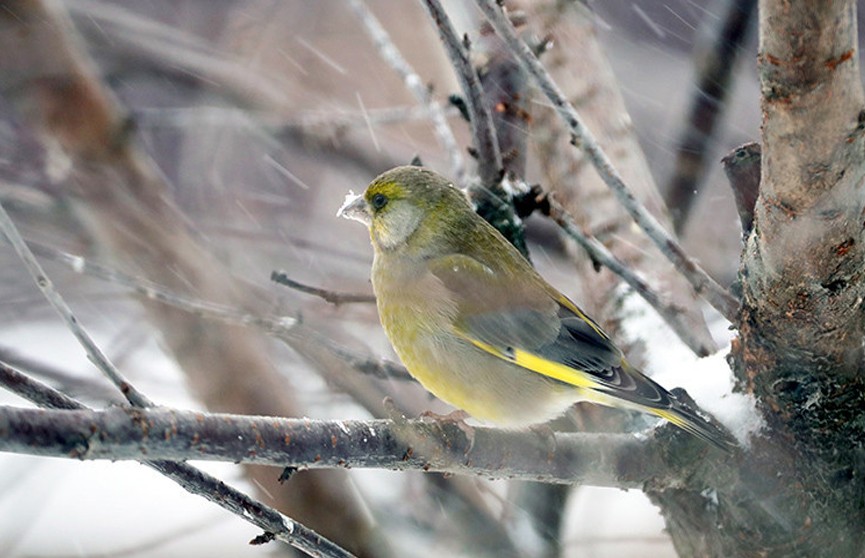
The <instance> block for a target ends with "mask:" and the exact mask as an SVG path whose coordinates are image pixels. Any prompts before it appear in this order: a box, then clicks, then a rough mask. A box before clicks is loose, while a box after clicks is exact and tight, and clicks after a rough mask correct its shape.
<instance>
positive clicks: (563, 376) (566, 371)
mask: <svg viewBox="0 0 865 558" xmlns="http://www.w3.org/2000/svg"><path fill="white" fill-rule="evenodd" d="M463 338H464V339H465V340H466V341H468V342H470V343H471V344H472V345H474V346H475V347H477V348H479V349H481V350H482V351H485V352H487V353H489V354H491V355H493V356H495V357H498V358H500V359H502V360H507V361H510V362H513V363H514V364H516V365H517V366H522V367H523V368H526V369H528V370H531V371H533V372H537V373H538V374H541V375H542V376H546V377H548V378H553V379H554V380H559V381H560V382H564V383H566V384H570V385H572V386H575V387H578V388H586V389H596V388H599V387H600V388H603V386H602V385H601V384H599V383H598V382H595V381H594V380H592V378H591V377H590V376H589V375H588V374H585V373H583V372H581V371H580V370H577V369H576V368H571V367H570V366H566V365H564V364H560V363H558V362H553V361H551V360H547V359H545V358H542V357H539V356H537V355H535V354H532V353H530V352H528V351H524V350H522V349H516V348H514V349H510V350H509V351H508V352H502V351H501V350H499V349H497V348H496V347H494V346H492V345H490V344H488V343H484V342H483V341H480V340H478V339H474V338H472V337H468V336H466V335H463Z"/></svg>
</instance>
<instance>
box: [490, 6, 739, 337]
mask: <svg viewBox="0 0 865 558" xmlns="http://www.w3.org/2000/svg"><path fill="white" fill-rule="evenodd" d="M475 1H476V3H477V5H478V6H479V7H480V8H481V10H482V11H483V12H484V15H485V16H486V17H487V19H488V20H489V22H490V24H491V25H492V27H493V28H494V29H495V30H496V33H498V34H499V36H501V37H502V39H503V40H504V41H505V44H507V46H508V48H509V49H510V50H511V52H513V53H514V55H515V56H516V57H517V59H518V60H519V61H520V63H521V64H522V65H523V67H524V68H525V69H526V71H527V72H528V73H529V74H530V75H531V76H532V77H533V78H534V80H535V81H536V82H537V84H538V86H539V87H540V88H541V90H542V91H543V92H544V94H545V95H546V96H547V98H548V99H549V100H550V101H551V102H552V104H553V106H554V108H555V109H556V111H557V112H558V113H559V115H560V116H561V117H562V119H563V120H564V121H565V123H566V124H567V125H568V127H569V128H570V130H571V133H572V134H573V139H572V143H573V144H574V145H575V146H577V147H580V148H581V149H582V150H583V151H584V152H585V154H586V156H587V157H588V158H589V160H591V162H592V164H593V165H594V166H595V168H596V169H597V171H598V174H599V175H600V176H601V178H602V179H603V180H604V182H605V183H606V184H607V186H609V187H610V189H611V190H612V191H613V193H614V194H615V195H616V197H617V199H618V200H619V203H621V204H622V207H624V208H625V210H626V211H627V212H628V213H629V214H630V215H631V217H632V218H633V219H634V221H635V222H636V223H637V224H638V225H639V226H640V228H642V229H643V230H644V231H645V232H646V234H647V235H648V236H649V238H650V239H651V240H652V242H654V243H655V245H656V246H657V247H658V248H659V249H660V250H661V252H662V253H663V254H664V255H665V256H666V257H667V258H668V259H669V260H670V261H671V262H672V263H673V265H675V266H676V269H678V270H679V272H680V273H681V274H682V275H683V276H684V277H685V278H686V279H687V280H688V281H689V282H690V283H691V286H692V287H693V288H694V290H695V291H696V292H697V294H699V295H700V296H702V297H703V298H705V299H706V301H707V302H709V304H711V305H712V306H713V307H714V308H715V309H716V310H717V311H718V312H720V313H721V315H722V316H724V317H725V318H726V319H727V320H729V321H731V322H733V321H735V319H736V315H737V313H738V309H739V303H738V301H737V300H736V299H735V298H734V297H733V296H732V295H731V294H730V293H729V292H728V291H727V290H726V289H724V288H723V287H721V286H720V285H719V284H718V283H717V282H716V281H715V280H714V279H712V278H711V277H710V276H709V274H708V273H706V272H705V271H704V270H703V269H702V268H701V267H700V266H699V265H697V263H696V262H695V261H694V260H692V259H691V258H690V257H688V255H687V254H686V253H685V251H684V250H683V249H682V247H681V246H680V245H679V243H678V242H676V240H675V239H674V238H672V237H671V236H670V235H669V234H668V233H667V232H666V231H665V230H664V229H663V227H661V225H660V223H658V221H657V220H656V219H655V217H654V216H652V214H651V213H649V211H648V210H646V208H645V207H644V206H643V205H642V204H641V203H640V202H639V200H637V198H636V197H635V196H634V194H633V193H632V192H631V191H630V189H629V188H628V186H627V185H626V184H625V183H624V181H623V180H622V177H621V176H620V175H619V173H618V171H616V169H615V168H614V167H613V164H612V163H611V162H610V160H609V158H608V157H607V155H606V153H604V152H603V150H601V147H600V146H599V145H598V142H597V140H596V139H595V137H594V135H592V132H591V131H590V130H589V129H588V128H586V127H585V125H583V123H582V120H581V119H580V115H579V114H578V113H577V111H576V109H574V107H573V105H571V104H570V103H569V102H568V100H567V99H566V98H565V95H564V94H563V93H562V91H561V90H560V89H559V87H558V85H556V83H555V82H554V81H553V79H552V77H551V76H550V75H549V73H547V71H546V70H545V69H544V67H543V65H542V64H541V63H540V61H539V60H538V58H537V56H535V54H534V53H533V52H532V50H531V49H530V48H529V46H528V45H526V44H525V42H523V40H522V39H520V38H519V37H518V36H517V34H516V31H515V30H514V28H513V26H512V25H511V23H510V22H509V21H508V18H507V17H506V16H505V13H504V12H503V10H502V7H501V6H499V5H497V4H496V2H495V0H475Z"/></svg>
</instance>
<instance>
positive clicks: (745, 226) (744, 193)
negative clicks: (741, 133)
mask: <svg viewBox="0 0 865 558" xmlns="http://www.w3.org/2000/svg"><path fill="white" fill-rule="evenodd" d="M761 160H762V157H761V150H760V144H759V143H753V142H752V143H746V144H745V145H740V146H739V147H737V148H736V149H734V150H733V151H731V152H730V153H729V154H727V155H726V156H725V157H724V158H722V159H721V163H722V164H723V165H724V173H725V174H726V175H727V180H728V181H729V182H730V188H732V189H733V198H734V199H735V200H736V211H737V212H738V213H739V221H740V222H741V223H742V236H743V237H747V236H748V235H749V234H751V229H752V228H753V226H754V206H755V205H757V197H758V196H759V195H760V164H761Z"/></svg>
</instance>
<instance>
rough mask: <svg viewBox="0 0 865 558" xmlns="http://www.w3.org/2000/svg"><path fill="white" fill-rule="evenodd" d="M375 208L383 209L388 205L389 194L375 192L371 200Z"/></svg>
mask: <svg viewBox="0 0 865 558" xmlns="http://www.w3.org/2000/svg"><path fill="white" fill-rule="evenodd" d="M370 202H371V203H372V207H373V208H374V209H381V208H382V207H384V206H385V205H387V196H385V195H384V194H375V195H374V196H373V197H372V199H371V200H370Z"/></svg>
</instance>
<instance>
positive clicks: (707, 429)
mask: <svg viewBox="0 0 865 558" xmlns="http://www.w3.org/2000/svg"><path fill="white" fill-rule="evenodd" d="M672 403H673V404H672V405H671V406H670V407H668V408H666V409H654V408H653V409H650V411H651V412H652V414H654V415H657V416H659V417H661V418H662V419H664V420H666V421H668V422H670V423H672V424H674V425H675V426H678V427H679V428H681V429H682V430H684V431H685V432H689V433H691V434H693V435H694V436H696V437H697V438H700V439H701V440H705V441H706V442H709V443H710V444H712V445H713V446H715V447H717V448H719V449H721V450H723V451H725V452H728V453H730V452H732V451H734V450H735V449H736V448H737V447H738V442H737V441H736V439H735V438H734V437H733V436H732V434H730V433H729V432H727V431H726V430H725V429H723V428H721V427H719V426H716V425H715V424H713V423H711V422H709V420H708V419H706V418H703V417H702V416H700V415H698V414H697V412H696V411H693V410H691V409H690V408H688V407H686V406H685V405H683V404H682V403H681V402H679V401H677V400H673V402H672Z"/></svg>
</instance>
